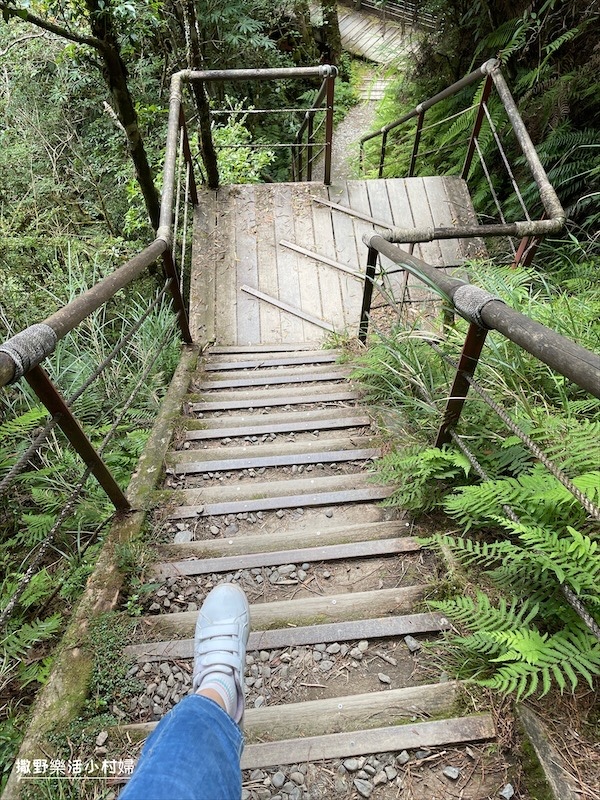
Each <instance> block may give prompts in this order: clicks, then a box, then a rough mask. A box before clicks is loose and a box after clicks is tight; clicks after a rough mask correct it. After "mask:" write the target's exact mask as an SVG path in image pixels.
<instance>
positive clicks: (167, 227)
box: [0, 66, 335, 387]
mask: <svg viewBox="0 0 600 800" xmlns="http://www.w3.org/2000/svg"><path fill="white" fill-rule="evenodd" d="M334 74H335V68H332V67H328V66H320V67H296V68H290V69H285V68H282V69H231V70H204V71H194V70H181V71H180V72H177V73H175V74H174V75H173V76H172V78H171V93H170V104H169V118H168V127H167V145H166V151H165V160H164V167H163V182H162V186H163V188H162V196H161V203H160V218H159V225H158V229H157V231H156V237H155V239H154V241H153V242H152V243H151V244H149V245H148V246H147V247H145V248H144V249H143V250H142V251H141V252H140V253H138V254H137V255H135V256H134V257H133V258H131V259H129V261H127V262H126V263H125V264H123V265H122V266H121V267H119V268H118V269H116V270H115V271H114V272H112V273H111V274H110V275H108V276H107V277H105V278H103V279H102V280H101V281H99V282H98V283H96V284H95V285H94V286H93V287H91V288H90V289H88V290H87V291H86V292H83V293H82V294H81V295H79V296H78V297H76V298H75V299H74V300H72V301H71V302H70V303H68V304H67V305H65V306H63V307H62V308H60V309H59V310H58V311H56V312H55V313H54V314H52V315H50V316H49V317H47V318H46V319H45V320H43V321H42V323H40V324H42V325H45V326H47V327H49V328H50V329H52V331H53V332H54V334H55V337H56V338H55V340H54V344H53V345H52V346H51V347H50V346H47V347H46V348H45V349H44V350H39V351H38V352H37V353H35V355H34V356H33V357H32V358H31V360H30V361H29V366H28V370H29V369H33V367H34V366H36V365H37V364H40V363H41V362H42V361H43V359H44V358H46V357H47V356H48V355H50V354H51V353H52V351H53V350H54V345H55V344H56V341H58V340H59V339H62V338H63V337H64V336H66V334H67V333H69V332H70V331H72V330H73V329H74V328H76V327H77V326H78V325H79V324H80V323H81V322H82V321H83V320H84V319H85V318H86V317H88V316H89V315H90V314H92V313H93V312H94V311H95V310H96V309H98V308H100V306H102V305H104V303H106V302H108V301H109V300H110V299H111V298H112V297H114V295H115V294H116V293H117V292H118V291H119V290H120V289H123V288H124V287H125V286H128V285H129V284H130V283H131V282H132V281H133V280H135V279H136V278H137V277H139V276H140V275H141V274H142V273H143V271H144V270H145V269H147V268H148V267H150V266H151V265H152V264H154V263H155V261H156V260H157V259H158V258H159V257H160V256H163V259H164V260H165V267H166V269H167V273H168V276H169V277H173V278H174V280H173V281H172V283H171V290H172V291H174V292H176V294H177V295H179V297H178V298H177V299H176V310H177V311H178V312H180V314H183V320H180V326H182V334H183V338H184V340H185V341H186V342H191V341H192V337H191V334H190V332H189V328H188V327H187V313H186V311H185V308H184V306H183V299H182V298H181V295H180V294H179V289H178V280H177V274H176V270H175V265H174V264H173V260H172V257H171V253H170V251H171V247H172V243H173V206H174V195H175V183H176V180H175V173H176V161H177V149H178V140H179V131H180V128H183V130H184V154H185V158H186V161H187V163H188V164H190V165H191V164H192V158H191V152H190V148H189V140H188V137H187V131H186V128H185V121H184V118H183V113H182V86H183V84H184V83H186V82H193V81H202V82H210V81H235V80H274V79H278V78H290V77H291V78H310V77H320V78H327V77H330V76H332V75H334ZM190 182H191V198H192V204H194V205H196V204H197V202H198V195H197V191H196V185H195V181H194V180H193V172H191V181H190ZM171 273H173V274H171ZM33 327H34V326H30V327H29V328H26V329H25V330H24V331H21V332H20V333H18V334H16V336H13V337H12V339H10V340H9V342H13V341H14V340H16V342H14V343H15V346H16V347H17V348H19V347H20V346H22V343H25V342H26V340H27V339H28V338H29V339H33V337H34V334H35V332H34V331H32V330H31V329H32V328H33ZM28 332H29V336H28ZM30 343H31V342H30ZM5 344H8V343H5ZM15 368H16V364H15V361H14V359H13V358H12V357H11V356H10V355H9V354H8V353H6V352H2V351H0V387H1V386H6V385H7V384H9V383H11V382H12V381H13V378H14V375H15Z"/></svg>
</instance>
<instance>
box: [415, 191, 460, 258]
mask: <svg viewBox="0 0 600 800" xmlns="http://www.w3.org/2000/svg"><path fill="white" fill-rule="evenodd" d="M423 185H424V187H425V192H426V194H427V199H428V200H429V207H430V209H431V216H432V218H433V224H434V226H435V227H436V228H442V227H443V228H454V227H455V225H456V219H455V217H454V215H453V211H452V209H451V207H450V199H449V197H448V195H447V193H446V184H445V183H444V179H443V178H442V177H438V176H432V177H428V178H424V179H423ZM439 245H440V250H441V253H442V262H443V264H444V266H446V267H456V266H459V265H460V264H462V262H463V256H462V252H461V251H460V249H459V240H458V239H440V240H439Z"/></svg>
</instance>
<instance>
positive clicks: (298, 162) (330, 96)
mask: <svg viewBox="0 0 600 800" xmlns="http://www.w3.org/2000/svg"><path fill="white" fill-rule="evenodd" d="M326 68H327V70H328V73H327V74H326V75H325V76H324V78H323V83H322V84H321V88H320V89H319V91H318V92H317V96H316V97H315V99H314V101H313V104H312V106H311V108H309V109H308V110H307V111H306V113H305V114H304V119H303V120H302V124H301V125H300V128H299V129H298V133H297V134H296V139H295V145H294V147H295V148H296V149H295V151H294V152H293V161H292V170H293V175H294V180H296V181H302V180H304V178H303V176H304V169H303V163H302V159H303V155H304V152H305V151H307V153H308V158H307V160H306V180H307V181H311V180H312V170H313V166H314V162H315V159H316V158H317V156H316V155H315V152H314V151H315V144H316V143H315V140H314V136H315V133H316V132H315V130H314V121H315V115H316V114H318V113H319V112H321V113H323V112H324V113H325V163H324V172H323V183H324V184H325V185H326V186H328V185H329V184H330V183H331V156H332V138H333V110H334V108H333V104H334V87H335V79H336V77H337V75H338V70H337V68H336V67H333V66H329V65H328V66H327V67H326ZM323 102H324V103H325V104H324V105H323ZM305 132H306V134H307V141H306V144H303V138H304V133H305Z"/></svg>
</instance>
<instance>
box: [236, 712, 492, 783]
mask: <svg viewBox="0 0 600 800" xmlns="http://www.w3.org/2000/svg"><path fill="white" fill-rule="evenodd" d="M495 735H496V731H495V727H494V720H493V717H492V716H491V715H490V714H482V715H480V716H476V717H455V718H453V719H440V720H435V721H433V722H417V723H409V724H407V725H394V726H392V727H387V728H374V729H372V730H361V731H351V732H349V733H330V734H325V735H323V736H312V737H307V738H304V739H285V740H283V741H280V742H273V743H265V744H251V745H248V746H247V747H246V748H245V750H244V753H243V755H242V762H241V766H242V769H258V768H262V767H271V766H276V765H278V764H297V763H302V762H305V761H310V760H315V759H317V760H319V761H321V760H322V759H330V758H347V757H350V756H360V755H367V754H370V753H382V752H389V751H393V752H395V751H399V750H414V749H417V748H418V749H423V748H426V747H441V746H446V745H457V744H464V743H466V742H479V741H488V740H490V739H494V738H495Z"/></svg>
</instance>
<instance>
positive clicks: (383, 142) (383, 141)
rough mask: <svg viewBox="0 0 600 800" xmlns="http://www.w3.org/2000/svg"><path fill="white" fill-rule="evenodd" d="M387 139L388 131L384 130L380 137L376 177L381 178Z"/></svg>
mask: <svg viewBox="0 0 600 800" xmlns="http://www.w3.org/2000/svg"><path fill="white" fill-rule="evenodd" d="M387 140H388V132H387V131H386V132H385V133H384V134H383V136H382V137H381V150H380V151H379V170H378V171H377V177H378V178H383V167H384V165H385V156H386V153H387Z"/></svg>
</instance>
